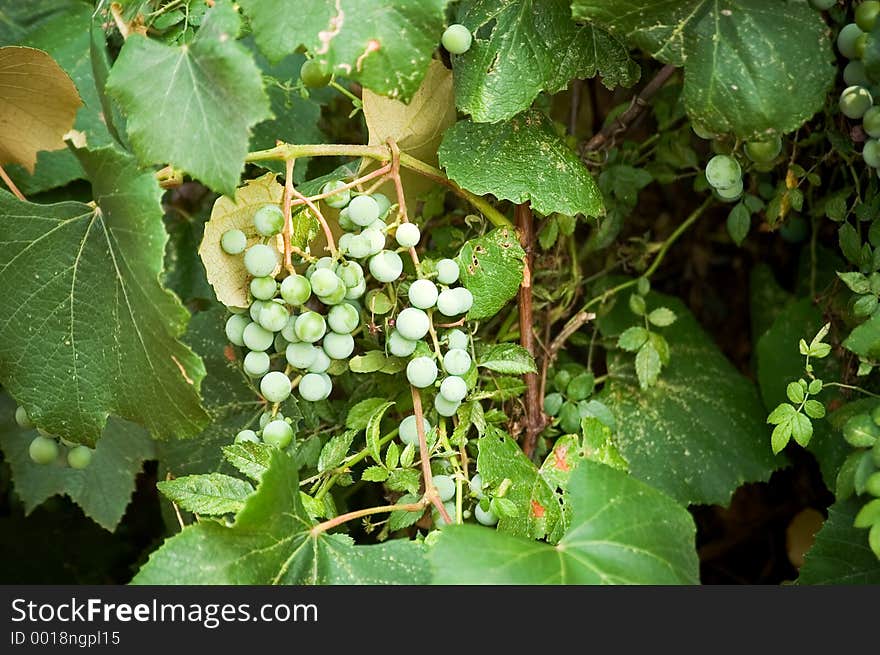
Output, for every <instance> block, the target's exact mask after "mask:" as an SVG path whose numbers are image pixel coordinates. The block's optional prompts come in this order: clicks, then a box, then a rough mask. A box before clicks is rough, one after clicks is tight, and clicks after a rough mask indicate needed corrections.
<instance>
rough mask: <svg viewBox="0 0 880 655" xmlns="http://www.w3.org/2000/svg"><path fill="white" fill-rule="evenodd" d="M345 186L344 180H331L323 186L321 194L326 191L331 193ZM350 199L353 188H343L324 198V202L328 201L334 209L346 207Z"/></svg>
mask: <svg viewBox="0 0 880 655" xmlns="http://www.w3.org/2000/svg"><path fill="white" fill-rule="evenodd" d="M344 186H345V182H343V181H342V180H333V181H331V182H327V183H326V184H325V185H324V186H322V187H321V195H324V194H325V193H331V192H333V191H336V189H339V188H341V187H344ZM349 200H351V189H342V191H338V192H337V193H334V194H333V195H331V196H328V197H327V198H324V202H326V203H327V205H328V206H330V207H333V208H334V209H342V208H343V207H345V206H346V205H347V204H348V202H349Z"/></svg>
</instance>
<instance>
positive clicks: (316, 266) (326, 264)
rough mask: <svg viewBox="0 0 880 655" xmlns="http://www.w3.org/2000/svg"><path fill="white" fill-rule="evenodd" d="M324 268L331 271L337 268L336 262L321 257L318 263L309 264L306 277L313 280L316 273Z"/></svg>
mask: <svg viewBox="0 0 880 655" xmlns="http://www.w3.org/2000/svg"><path fill="white" fill-rule="evenodd" d="M324 268H326V269H328V270H331V271H332V270H334V269H335V268H336V262H335V261H333V258H332V257H321V258H320V259H318V261H316V262H313V263H311V264H309V267H308V268H307V269H306V277H307V278H308V279H309V280H311V279H312V275H314V273H315V271H320V270H321V269H324Z"/></svg>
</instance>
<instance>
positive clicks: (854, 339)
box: [843, 314, 880, 359]
mask: <svg viewBox="0 0 880 655" xmlns="http://www.w3.org/2000/svg"><path fill="white" fill-rule="evenodd" d="M843 346H844V347H845V348H846V349H847V350H849V351H850V352H853V353H855V354H856V355H858V356H859V357H862V358H864V359H880V314H874V315H873V316H871V318H869V319H868V320H867V321H865V322H864V323H862V324H861V325H857V326H856V327H855V328H853V331H852V332H850V333H849V336H848V337H847V338H846V339H845V340H844V342H843Z"/></svg>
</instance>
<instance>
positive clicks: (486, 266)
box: [456, 227, 526, 320]
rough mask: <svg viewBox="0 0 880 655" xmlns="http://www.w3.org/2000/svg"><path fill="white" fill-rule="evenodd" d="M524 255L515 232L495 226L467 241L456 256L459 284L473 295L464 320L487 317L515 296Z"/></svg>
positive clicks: (519, 281)
mask: <svg viewBox="0 0 880 655" xmlns="http://www.w3.org/2000/svg"><path fill="white" fill-rule="evenodd" d="M525 256H526V253H525V251H524V250H523V249H522V246H520V245H519V240H518V239H517V236H516V232H514V231H513V229H511V228H509V227H499V228H496V229H494V230H492V231H491V232H489V233H488V234H485V235H483V236H481V237H477V238H476V239H471V240H470V241H468V242H467V243H465V244H464V246H462V248H461V251H460V252H459V253H458V256H457V257H456V261H458V268H459V270H460V271H461V283H462V285H463V286H465V287H467V288H468V289H469V290H470V292H471V293H472V294H473V296H474V304H473V306H472V307H471V309H470V311H469V312H468V318H470V319H475V320H476V319H481V318H489V317H490V316H494V315H495V314H497V313H498V311H499V310H500V309H501V308H502V307H504V305H506V304H507V302H508V301H509V300H510V299H511V298H513V297H514V296H515V295H516V292H517V291H518V290H519V285H520V284H522V279H523V277H522V276H523V268H524V267H525Z"/></svg>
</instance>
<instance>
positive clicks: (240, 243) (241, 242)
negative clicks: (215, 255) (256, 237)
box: [220, 230, 247, 255]
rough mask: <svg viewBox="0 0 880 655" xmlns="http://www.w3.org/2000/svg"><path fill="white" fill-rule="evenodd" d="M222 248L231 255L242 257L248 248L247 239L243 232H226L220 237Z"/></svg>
mask: <svg viewBox="0 0 880 655" xmlns="http://www.w3.org/2000/svg"><path fill="white" fill-rule="evenodd" d="M220 247H221V248H223V252H225V253H227V254H229V255H240V254H241V253H243V252H244V249H245V248H246V247H247V237H246V236H245V235H244V232H242V231H241V230H226V231H225V232H224V233H223V236H222V237H220Z"/></svg>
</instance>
